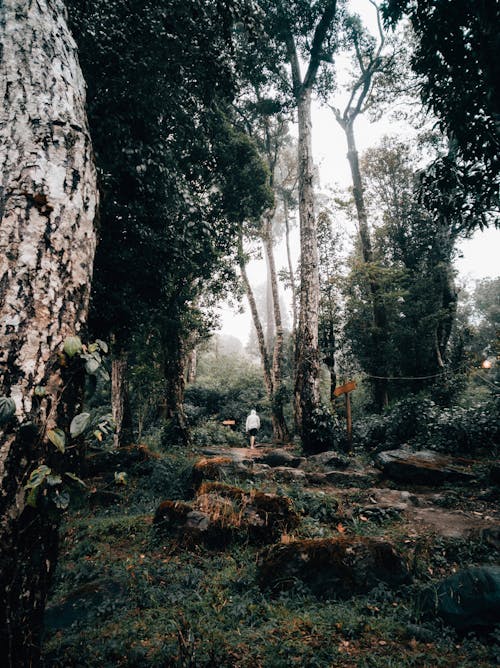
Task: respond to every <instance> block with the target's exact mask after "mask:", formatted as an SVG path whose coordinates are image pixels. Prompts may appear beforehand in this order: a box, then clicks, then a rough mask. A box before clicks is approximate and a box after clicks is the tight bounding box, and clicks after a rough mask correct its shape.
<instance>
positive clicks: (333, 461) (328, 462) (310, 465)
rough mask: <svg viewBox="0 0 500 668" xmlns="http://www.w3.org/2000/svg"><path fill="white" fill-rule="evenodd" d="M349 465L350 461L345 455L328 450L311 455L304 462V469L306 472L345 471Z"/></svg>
mask: <svg viewBox="0 0 500 668" xmlns="http://www.w3.org/2000/svg"><path fill="white" fill-rule="evenodd" d="M350 464H351V459H350V458H349V457H347V455H343V454H341V453H339V452H334V451H333V450H329V451H327V452H320V453H319V454H317V455H311V456H310V457H308V458H307V460H306V461H305V462H304V464H303V466H304V468H307V469H308V470H320V471H321V470H323V469H327V470H331V469H346V468H347V467H348V466H349V465H350Z"/></svg>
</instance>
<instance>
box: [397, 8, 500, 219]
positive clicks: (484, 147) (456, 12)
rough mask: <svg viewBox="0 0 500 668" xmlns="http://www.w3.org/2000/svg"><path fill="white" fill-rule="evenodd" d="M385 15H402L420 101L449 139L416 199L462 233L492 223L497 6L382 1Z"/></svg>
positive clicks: (499, 113)
mask: <svg viewBox="0 0 500 668" xmlns="http://www.w3.org/2000/svg"><path fill="white" fill-rule="evenodd" d="M385 13H386V17H387V19H388V21H391V22H395V21H397V20H398V19H400V18H401V17H402V16H403V15H404V14H406V15H407V16H409V18H410V21H411V24H412V27H413V30H414V32H415V34H416V38H417V47H416V50H415V52H414V55H413V67H414V69H415V71H416V72H417V74H418V75H420V77H421V94H422V98H423V101H424V102H425V104H426V105H427V106H428V107H429V108H430V109H432V111H433V112H434V113H435V114H436V116H437V117H438V119H439V122H440V126H441V129H442V131H443V133H444V134H446V135H447V136H448V138H449V140H450V151H449V153H448V155H447V156H443V157H442V158H440V159H438V160H436V161H435V162H434V164H433V165H432V166H431V167H430V168H429V169H428V170H427V171H426V172H425V173H424V174H423V179H422V198H423V201H424V202H425V203H426V206H427V208H428V209H429V210H431V211H432V212H433V213H434V214H435V215H436V216H438V215H441V216H443V215H448V216H450V215H451V216H454V217H461V218H462V219H463V222H464V225H465V226H466V227H467V228H469V229H471V228H474V227H477V226H479V227H482V226H484V225H488V224H490V223H491V222H495V224H497V225H498V224H499V221H500V218H499V217H498V214H499V208H498V201H499V199H498V195H499V186H500V158H499V153H500V151H499V149H500V132H499V128H500V126H499V119H500V88H499V85H498V82H499V81H500V66H499V61H498V52H499V47H500V40H499V35H498V24H499V20H500V3H498V2H497V1H496V0H493V1H491V0H478V1H477V2H468V0H457V1H455V0H453V2H452V1H451V0H442V1H440V2H436V1H435V0H416V1H410V0H387V2H386V3H385Z"/></svg>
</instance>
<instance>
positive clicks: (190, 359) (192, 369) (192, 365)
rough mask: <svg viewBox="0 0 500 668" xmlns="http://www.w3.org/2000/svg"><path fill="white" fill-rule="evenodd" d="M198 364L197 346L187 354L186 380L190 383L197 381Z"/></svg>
mask: <svg viewBox="0 0 500 668" xmlns="http://www.w3.org/2000/svg"><path fill="white" fill-rule="evenodd" d="M197 366H198V352H197V350H196V346H195V347H194V348H192V349H191V350H190V351H189V353H188V354H187V361H186V367H187V369H186V380H187V382H188V383H189V384H191V383H195V382H196V372H197Z"/></svg>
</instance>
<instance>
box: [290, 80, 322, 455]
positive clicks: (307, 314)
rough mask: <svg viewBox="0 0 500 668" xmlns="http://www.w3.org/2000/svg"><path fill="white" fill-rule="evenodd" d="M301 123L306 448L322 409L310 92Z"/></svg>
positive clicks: (301, 375)
mask: <svg viewBox="0 0 500 668" xmlns="http://www.w3.org/2000/svg"><path fill="white" fill-rule="evenodd" d="M298 120H299V142H298V163H299V218H300V312H299V324H298V330H297V338H296V344H295V346H296V347H295V350H296V353H295V354H296V381H295V416H296V423H297V426H298V427H299V429H300V430H301V432H302V440H303V445H304V447H305V448H306V449H307V448H308V444H307V443H306V441H307V439H308V438H309V436H308V433H307V431H308V430H307V429H306V430H305V429H304V424H303V417H304V416H310V415H311V414H312V412H313V410H314V409H315V408H317V407H318V406H319V405H320V392H319V376H320V360H319V350H318V312H319V274H318V239H317V226H316V216H315V212H314V190H313V178H314V166H313V158H312V149H311V90H310V88H306V89H305V90H303V92H302V94H301V96H300V98H299V100H298Z"/></svg>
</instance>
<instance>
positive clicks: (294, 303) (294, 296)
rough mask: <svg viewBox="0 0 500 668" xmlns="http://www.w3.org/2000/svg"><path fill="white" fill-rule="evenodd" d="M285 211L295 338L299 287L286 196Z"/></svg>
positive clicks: (284, 201) (293, 333) (284, 200)
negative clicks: (291, 247)
mask: <svg viewBox="0 0 500 668" xmlns="http://www.w3.org/2000/svg"><path fill="white" fill-rule="evenodd" d="M283 210H284V216H285V239H286V256H287V260H288V273H289V274H290V288H291V290H292V335H293V336H294V337H295V332H296V330H297V286H296V285H295V273H294V270H293V262H292V253H291V251H290V221H289V217H288V202H287V199H286V196H285V197H284V198H283Z"/></svg>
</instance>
